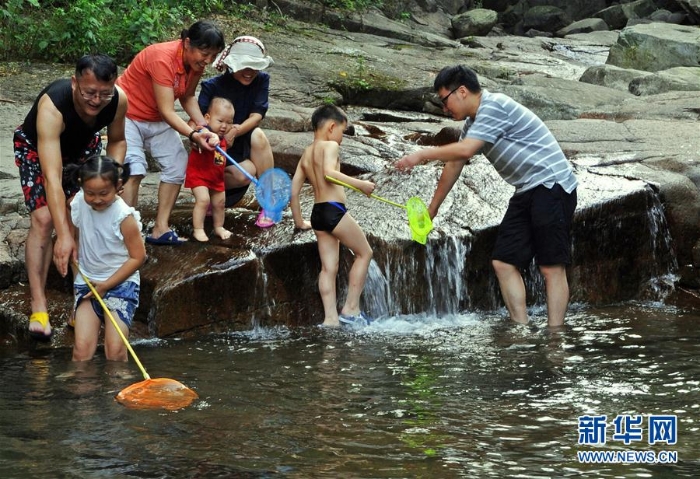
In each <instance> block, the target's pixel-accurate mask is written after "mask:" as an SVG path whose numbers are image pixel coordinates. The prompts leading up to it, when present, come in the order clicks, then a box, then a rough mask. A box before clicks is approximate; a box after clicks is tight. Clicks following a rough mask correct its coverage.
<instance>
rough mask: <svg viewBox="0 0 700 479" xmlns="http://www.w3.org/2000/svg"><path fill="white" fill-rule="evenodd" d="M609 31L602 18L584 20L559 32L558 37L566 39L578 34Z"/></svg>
mask: <svg viewBox="0 0 700 479" xmlns="http://www.w3.org/2000/svg"><path fill="white" fill-rule="evenodd" d="M607 30H609V28H608V25H607V24H606V23H605V21H604V20H603V19H600V18H584V19H583V20H579V21H577V22H574V23H572V24H570V25H567V26H566V27H564V28H562V29H561V30H558V31H557V36H558V37H565V36H567V35H573V34H576V33H591V32H600V31H607Z"/></svg>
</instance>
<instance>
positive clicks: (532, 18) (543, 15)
mask: <svg viewBox="0 0 700 479" xmlns="http://www.w3.org/2000/svg"><path fill="white" fill-rule="evenodd" d="M569 23H571V18H570V17H569V15H568V14H567V13H566V12H565V11H564V10H562V9H561V8H558V7H551V6H538V7H532V8H531V9H529V10H528V11H527V12H525V16H524V17H523V30H524V31H528V30H538V31H541V32H548V33H554V32H556V31H557V30H560V29H562V28H564V27H565V26H566V25H568V24H569Z"/></svg>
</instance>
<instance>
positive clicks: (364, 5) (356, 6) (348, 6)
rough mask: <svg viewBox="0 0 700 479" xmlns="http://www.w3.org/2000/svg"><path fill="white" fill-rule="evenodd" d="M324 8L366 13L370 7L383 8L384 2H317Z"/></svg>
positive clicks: (344, 0) (323, 0)
mask: <svg viewBox="0 0 700 479" xmlns="http://www.w3.org/2000/svg"><path fill="white" fill-rule="evenodd" d="M316 1H317V2H318V3H320V4H321V5H322V6H323V7H327V8H337V9H339V10H347V11H350V12H364V11H367V10H369V9H370V7H376V8H381V7H382V4H383V3H384V2H383V1H382V0H316Z"/></svg>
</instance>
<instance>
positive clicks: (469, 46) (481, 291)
mask: <svg viewBox="0 0 700 479" xmlns="http://www.w3.org/2000/svg"><path fill="white" fill-rule="evenodd" d="M443 3H444V2H443ZM484 3H486V2H484ZM279 5H280V8H287V7H285V5H286V2H282V3H280V4H279ZM288 8H291V7H288ZM441 14H442V17H441V18H443V17H444V18H454V17H455V16H456V13H455V14H452V15H450V14H448V13H446V11H445V10H444V9H443V10H441ZM437 15H438V13H436V12H432V13H430V12H428V13H425V12H423V16H422V17H421V15H420V14H419V13H415V14H414V17H415V18H414V20H412V22H413V23H409V22H406V23H399V22H393V21H391V20H388V19H386V17H381V15H379V14H375V16H369V15H368V16H366V17H365V19H364V24H363V27H362V28H358V30H361V31H352V30H349V29H347V28H346V29H332V28H329V27H327V26H324V25H322V24H320V23H307V22H299V21H296V20H292V19H291V18H290V19H288V20H287V22H288V24H287V27H286V29H285V30H284V31H283V30H280V29H277V30H275V29H273V30H271V31H270V30H263V29H262V28H261V27H256V26H251V30H250V31H246V32H239V31H235V32H234V31H231V30H230V31H228V32H227V33H228V36H229V37H230V38H232V37H233V36H235V35H236V34H241V33H246V34H253V35H256V36H258V37H259V38H261V39H262V40H263V41H264V43H265V44H266V46H267V48H268V50H269V53H270V55H271V56H272V57H273V58H274V59H275V65H274V66H273V67H272V68H271V69H270V73H271V74H272V86H271V89H272V91H271V95H272V101H271V108H270V112H269V114H268V117H267V118H266V120H265V124H264V128H265V129H266V131H267V132H268V136H269V138H270V140H271V143H272V144H273V149H274V153H275V159H276V162H277V164H278V165H279V166H281V167H282V168H284V169H286V170H287V171H289V172H291V171H292V170H293V168H294V166H295V164H296V161H297V160H298V157H299V155H300V152H301V149H302V147H303V146H304V145H306V144H307V143H308V142H309V141H310V139H311V133H310V132H309V131H308V130H309V116H310V112H311V111H312V110H313V108H314V107H315V106H318V105H319V104H321V103H323V102H325V101H335V102H337V103H339V104H342V105H343V106H344V107H345V108H346V109H347V110H348V112H349V113H350V116H351V118H352V120H353V123H354V127H355V135H354V136H352V137H348V138H347V139H346V140H345V141H344V142H343V148H342V150H343V162H344V168H345V171H346V172H348V173H350V174H357V175H363V176H364V177H367V178H370V179H372V180H373V181H375V182H377V184H378V190H377V191H378V192H379V193H380V194H382V195H383V196H387V197H391V198H392V199H396V200H397V201H405V200H406V199H407V198H408V197H410V196H414V195H419V196H422V197H423V199H425V200H426V201H427V200H428V199H429V198H430V194H431V192H432V190H433V188H434V185H435V183H436V181H437V178H438V176H439V173H440V166H439V165H438V164H432V165H428V166H425V167H420V168H418V169H416V171H415V172H414V173H413V174H411V175H401V174H397V173H396V172H394V170H393V168H392V166H391V162H392V161H393V160H395V159H398V158H399V157H400V156H401V155H402V154H403V153H405V152H406V151H410V150H411V149H413V148H416V147H417V145H420V144H438V143H441V142H444V141H449V139H451V138H454V128H456V127H458V126H459V124H457V123H456V122H454V121H451V120H449V119H447V118H445V117H444V116H442V115H441V112H440V110H439V108H438V105H437V102H436V100H435V98H434V97H433V96H432V94H431V91H430V86H431V84H432V80H433V78H434V75H435V73H436V72H437V71H439V69H440V68H442V67H443V66H445V65H449V64H455V63H465V64H467V65H469V66H471V67H473V68H474V69H475V70H477V71H478V72H479V74H480V78H481V80H482V83H483V86H484V87H485V88H487V89H489V90H491V91H501V92H503V93H506V94H508V95H510V96H512V97H514V98H515V99H517V100H518V101H520V102H522V103H524V104H525V105H527V106H528V107H530V108H531V109H532V110H533V111H535V112H536V113H537V114H539V115H540V116H541V117H542V118H543V119H544V120H545V121H546V123H547V125H548V126H549V128H550V129H551V130H552V131H553V133H554V134H555V136H556V137H557V138H558V140H559V141H560V143H561V144H562V147H563V148H564V150H565V152H566V154H567V156H568V157H569V159H570V160H571V161H572V163H573V164H574V166H575V168H576V173H577V175H578V176H579V178H580V179H581V187H580V190H579V205H580V208H579V212H578V213H577V218H576V227H575V243H574V245H575V255H576V258H575V263H574V265H572V269H571V271H570V275H571V278H572V279H571V283H572V295H573V299H574V300H575V301H580V302H590V303H595V304H606V303H609V302H616V301H624V300H630V299H639V298H649V297H654V296H655V295H656V296H659V297H660V298H661V299H664V298H666V299H667V300H668V298H674V299H678V297H679V292H684V294H683V296H684V297H686V298H692V297H693V294H694V289H695V288H697V287H698V286H700V280H699V279H698V267H700V255H699V254H698V253H697V252H696V250H697V247H696V244H697V242H698V239H700V228H699V227H698V212H699V210H700V195H699V192H698V181H700V175H699V174H698V173H699V170H698V162H699V160H700V154H699V153H698V151H699V148H698V147H699V146H700V144H699V143H700V140H698V123H697V120H698V115H699V114H700V92H698V91H693V90H692V89H691V86H689V85H692V82H684V83H683V86H682V87H681V86H679V83H678V80H677V77H674V78H675V79H669V78H666V77H664V75H662V74H661V73H659V72H651V71H644V70H641V69H640V68H641V65H627V66H625V67H619V66H615V65H610V64H608V63H606V62H607V61H608V58H609V56H610V55H609V52H610V51H611V49H621V48H622V47H623V46H624V45H628V44H629V43H630V41H631V40H630V39H631V38H637V37H639V38H645V39H649V38H653V39H654V41H653V42H652V41H650V40H647V41H646V44H648V43H651V44H653V46H654V49H655V51H661V52H663V49H664V48H666V49H673V48H676V45H677V44H678V43H679V41H680V40H679V38H680V39H681V40H682V39H685V41H686V42H687V43H690V44H692V43H693V42H695V43H697V27H693V26H678V25H673V24H669V23H653V24H649V23H641V24H639V25H630V26H629V27H627V28H622V29H619V30H610V29H607V30H602V31H591V32H588V33H572V34H568V35H566V36H564V37H555V36H552V35H550V34H547V33H546V32H541V33H542V34H541V35H537V32H535V33H534V34H532V36H514V35H510V34H507V33H505V30H504V29H500V30H499V28H498V26H495V27H494V28H493V29H492V30H491V31H490V32H489V33H488V34H486V35H484V36H478V35H472V36H470V37H469V38H467V39H464V38H463V39H461V40H462V41H458V40H460V39H455V38H453V37H451V36H450V35H449V31H451V30H449V29H443V31H442V32H441V30H440V29H439V28H436V27H434V25H435V24H438V25H439V24H440V22H439V21H437V20H436V18H437ZM428 18H429V19H432V20H431V22H428V20H426V19H428ZM220 21H221V23H222V24H224V25H226V24H227V20H226V19H224V18H221V19H220ZM373 22H374V23H373ZM421 22H423V23H430V24H431V25H433V26H429V25H422V26H421ZM632 23H634V22H632ZM347 25H350V23H346V26H347ZM373 25H376V26H375V27H374V28H370V27H372V26H373ZM650 25H651V26H650ZM367 32H373V33H367ZM411 32H413V33H412V36H411V35H409V33H411ZM531 33H532V32H531ZM621 38H622V39H624V42H623V44H622V46H620V39H621ZM640 43H645V42H640ZM638 50H639V49H638V47H637V51H638ZM667 56H668V55H667ZM686 57H692V52H690V51H689V53H687V54H686V55H685V57H683V58H686ZM625 58H627V57H625ZM643 58H646V56H643ZM673 68H676V67H673V66H669V67H668V68H667V69H666V70H664V71H668V70H671V69H673ZM683 68H691V69H692V68H695V70H697V69H698V68H697V58H696V66H695V67H688V66H684V67H683ZM71 70H72V66H70V65H43V64H36V63H24V62H15V63H4V64H0V214H1V215H2V216H1V217H0V265H1V267H0V288H2V290H0V304H1V306H0V316H2V318H3V321H2V322H1V324H2V326H0V333H2V334H3V337H4V338H6V340H7V341H13V342H14V341H20V342H23V341H25V340H26V335H25V328H26V315H27V313H28V312H29V309H28V302H27V286H26V275H25V273H24V252H23V242H24V238H25V237H26V230H27V228H28V224H29V223H28V221H29V220H28V215H27V212H26V210H25V208H24V206H23V202H22V200H21V192H20V188H19V181H18V179H17V172H16V168H15V166H14V162H13V158H12V144H11V138H12V130H13V129H14V127H15V126H16V125H18V124H19V123H20V122H21V121H22V119H23V117H24V115H25V114H26V112H27V111H28V110H29V108H30V106H31V102H32V101H33V99H34V97H35V95H36V94H37V92H38V91H39V90H40V89H41V88H42V87H43V86H44V85H45V84H46V83H48V82H49V81H51V80H52V79H54V78H59V77H64V76H68V75H69V74H70V72H71ZM636 72H642V73H636ZM692 72H693V73H695V71H694V70H693V71H692ZM210 74H213V72H210ZM582 77H583V78H584V79H586V80H587V81H580V79H581V78H582ZM644 78H653V82H651V80H645V81H646V82H647V83H643V82H642V80H641V79H644ZM635 81H636V83H635V84H636V85H637V91H636V93H637V94H634V93H631V92H630V85H631V84H633V82H635ZM639 85H654V93H653V94H646V95H644V96H641V93H643V92H644V91H647V92H649V91H651V87H646V88H647V90H644V88H642V87H640V86H639ZM633 90H634V89H633ZM156 184H157V174H156V173H153V174H151V175H149V176H148V177H147V179H146V183H145V188H142V199H141V206H140V208H141V209H142V214H143V215H144V218H145V219H146V220H147V221H146V222H148V220H149V219H151V218H152V217H153V205H154V202H155V196H154V195H155V191H156V189H155V187H156ZM510 192H511V189H510V187H508V186H507V185H506V184H505V183H504V182H502V181H501V180H500V179H499V178H498V177H497V176H496V175H495V173H494V172H493V169H492V168H491V167H490V166H489V165H488V163H487V162H486V161H485V160H484V159H483V158H480V159H477V161H475V162H474V164H473V165H470V166H469V167H468V168H466V169H465V171H464V173H463V177H462V181H460V182H459V183H458V185H457V186H456V187H455V189H454V191H453V192H452V193H451V194H450V196H449V197H448V199H447V201H446V202H445V204H444V206H443V208H442V209H441V211H440V215H439V216H438V218H437V219H436V231H435V232H434V233H433V234H432V235H431V239H430V241H429V244H428V246H427V247H426V248H420V247H418V246H417V245H416V244H414V243H411V242H410V236H409V235H408V234H407V229H406V225H405V221H404V218H402V217H401V215H400V214H396V213H395V212H394V211H387V209H386V208H385V207H384V206H381V205H378V204H376V202H372V201H371V200H368V199H365V198H362V197H359V196H353V195H352V194H350V195H351V196H350V199H349V200H350V202H351V207H352V211H353V214H354V215H355V216H356V217H357V218H358V220H359V222H360V224H361V226H363V228H364V229H365V230H366V231H367V234H368V236H369V238H370V241H371V243H372V245H373V247H374V248H375V252H376V253H377V254H376V255H375V257H376V259H377V263H378V265H379V270H380V271H381V274H382V275H383V277H384V278H393V279H392V281H393V282H394V284H392V286H393V288H392V290H391V294H388V296H389V297H390V300H389V301H388V302H387V303H388V304H385V305H384V306H382V308H383V310H382V311H381V312H380V313H381V314H398V313H405V312H416V311H421V310H423V309H422V308H432V309H433V310H437V311H447V312H449V311H450V310H454V309H465V308H472V307H478V308H493V307H499V305H500V304H499V301H500V299H499V298H498V294H497V288H496V287H495V284H494V281H493V276H492V273H491V272H490V270H489V266H488V252H489V251H490V242H489V239H490V238H492V235H493V231H494V227H495V225H497V224H498V222H499V220H500V215H501V214H502V212H503V208H504V207H505V201H506V199H507V198H508V196H509V194H510ZM311 201H312V199H311V197H310V196H309V195H306V197H305V200H304V204H303V207H304V211H308V210H309V209H310V205H311ZM191 202H192V199H191V195H190V194H189V192H188V191H184V190H183V192H182V193H181V195H180V200H179V202H178V209H177V212H176V214H175V216H174V223H175V226H176V228H177V229H178V231H179V232H181V233H183V234H185V235H186V234H187V232H188V229H189V228H190V217H189V213H190V209H191ZM255 210H256V204H255V200H254V197H253V196H249V197H247V198H246V199H245V200H244V201H243V202H242V203H241V204H239V205H237V208H234V209H231V210H229V212H228V213H227V220H226V221H227V227H229V228H230V229H232V230H234V231H235V232H236V234H235V235H234V238H233V239H232V240H231V241H228V242H218V243H212V244H211V245H208V246H200V245H185V246H184V247H183V248H180V249H174V248H171V247H164V248H163V247H156V248H154V247H150V246H149V261H148V263H147V264H146V265H145V266H144V268H143V270H142V271H143V276H144V287H143V292H142V306H141V307H140V308H139V312H138V313H137V327H136V328H135V334H136V335H144V336H150V335H156V336H172V335H187V334H190V335H192V334H200V333H205V332H209V331H218V330H227V329H246V328H250V327H251V326H252V325H253V324H256V325H259V324H261V325H273V324H286V325H292V326H294V325H304V324H312V323H314V322H317V321H318V320H319V315H320V314H321V311H322V308H321V306H320V301H319V300H318V299H317V293H316V283H315V280H316V275H317V272H318V268H319V264H318V258H317V254H316V250H315V242H314V238H313V234H312V233H302V234H298V233H295V232H294V231H293V228H292V225H291V221H290V219H289V217H288V213H287V218H286V219H285V221H283V222H282V223H281V224H280V225H279V226H277V227H275V228H273V229H272V230H269V231H263V230H259V229H257V228H256V227H255V226H253V222H254V218H255ZM443 256H444V257H445V258H447V261H448V263H455V262H456V263H458V264H460V267H459V268H458V269H457V272H458V273H459V274H460V275H461V277H462V278H463V279H464V283H465V284H466V285H467V286H466V287H464V288H462V289H463V291H462V290H460V291H457V290H456V288H455V286H454V284H451V285H450V284H448V285H447V287H446V288H445V289H441V288H440V287H438V284H439V283H441V279H442V277H443V273H444V271H445V268H448V267H452V266H447V265H443V266H440V259H439V258H441V257H443ZM409 277H410V278H416V277H418V278H420V279H421V280H424V281H425V282H427V283H434V284H435V287H434V288H432V289H431V290H430V291H429V292H426V290H425V288H419V287H417V286H412V285H411V284H401V285H399V283H404V282H407V278H409ZM387 281H388V279H387ZM532 281H533V282H536V281H537V279H536V276H533V277H532ZM460 284H461V283H460ZM339 287H340V288H341V290H342V288H343V287H344V285H343V284H339ZM69 291H70V287H69V285H68V284H67V283H66V282H65V280H62V279H61V278H59V277H58V276H57V275H56V273H55V272H53V271H52V273H51V275H50V281H49V294H50V297H51V299H52V306H51V310H50V313H51V315H52V318H54V319H53V323H54V325H55V326H56V331H57V334H56V338H55V339H54V341H53V343H54V345H61V344H65V343H66V342H69V341H70V333H69V332H68V331H67V330H66V329H65V328H63V327H62V326H63V320H64V319H65V317H67V313H68V307H69V304H70V294H69ZM669 294H670V295H671V296H669ZM537 299H538V298H537V297H536V296H535V297H533V300H537ZM251 318H252V319H251Z"/></svg>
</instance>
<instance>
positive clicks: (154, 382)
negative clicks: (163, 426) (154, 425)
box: [116, 378, 199, 411]
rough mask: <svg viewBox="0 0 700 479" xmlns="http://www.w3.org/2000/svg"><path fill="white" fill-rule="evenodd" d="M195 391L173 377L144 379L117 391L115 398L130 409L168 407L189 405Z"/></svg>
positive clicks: (172, 409) (193, 398)
mask: <svg viewBox="0 0 700 479" xmlns="http://www.w3.org/2000/svg"><path fill="white" fill-rule="evenodd" d="M198 397H199V396H197V393H196V392H194V391H193V390H191V389H190V388H188V387H187V386H185V385H184V384H182V383H181V382H179V381H176V380H174V379H167V378H157V379H150V378H149V379H146V380H144V381H141V382H138V383H135V384H132V385H131V386H129V387H126V388H124V389H122V390H121V391H119V394H117V396H116V400H117V401H118V402H119V403H120V404H122V405H124V406H126V407H128V408H132V409H168V410H170V411H174V410H176V409H182V408H184V407H187V406H189V405H190V404H191V403H192V401H194V400H195V399H197V398H198Z"/></svg>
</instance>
